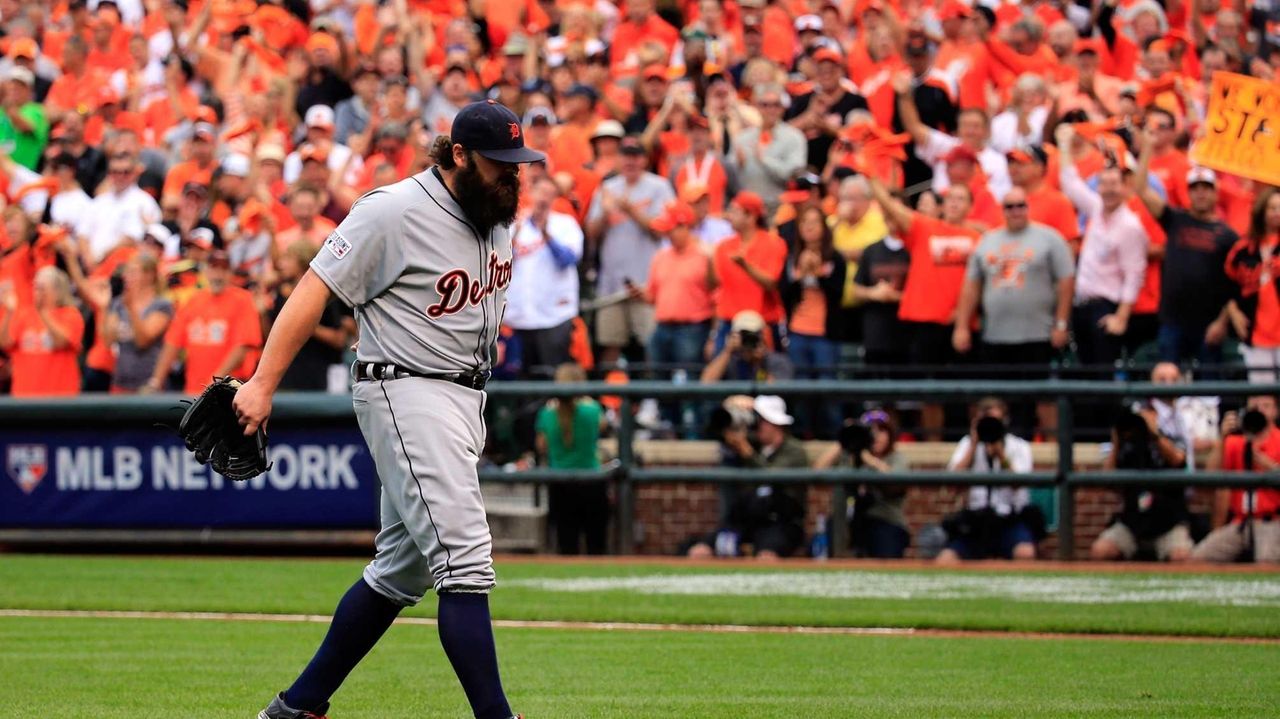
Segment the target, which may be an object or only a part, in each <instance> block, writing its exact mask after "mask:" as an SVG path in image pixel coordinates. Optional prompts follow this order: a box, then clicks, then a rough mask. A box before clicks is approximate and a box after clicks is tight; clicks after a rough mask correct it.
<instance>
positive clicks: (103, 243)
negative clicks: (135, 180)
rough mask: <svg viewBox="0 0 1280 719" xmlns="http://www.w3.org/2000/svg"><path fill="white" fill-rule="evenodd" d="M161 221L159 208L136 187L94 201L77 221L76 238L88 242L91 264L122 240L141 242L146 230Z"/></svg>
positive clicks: (104, 193)
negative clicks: (82, 238)
mask: <svg viewBox="0 0 1280 719" xmlns="http://www.w3.org/2000/svg"><path fill="white" fill-rule="evenodd" d="M159 221H160V206H159V205H157V204H156V201H155V199H153V198H152V197H151V195H148V194H147V193H145V192H143V191H142V189H141V188H139V187H138V186H137V185H131V186H130V187H129V188H128V189H126V190H125V191H124V192H121V193H116V192H115V191H113V190H107V191H106V192H103V193H102V194H101V195H98V196H97V197H95V198H93V201H92V202H91V203H90V205H89V212H88V213H86V214H85V215H84V216H83V217H81V218H80V222H79V224H77V225H76V234H77V235H80V236H81V237H87V238H89V252H90V253H91V255H92V259H93V261H94V262H98V261H100V260H102V258H103V257H106V255H107V253H108V252H110V251H111V250H113V249H115V247H116V245H119V244H120V240H121V239H122V238H124V237H131V238H133V239H135V240H141V239H142V236H143V234H145V232H146V229H147V226H148V225H151V224H154V223H157V222H159Z"/></svg>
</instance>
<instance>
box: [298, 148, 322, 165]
mask: <svg viewBox="0 0 1280 719" xmlns="http://www.w3.org/2000/svg"><path fill="white" fill-rule="evenodd" d="M298 157H299V158H301V159H302V161H303V162H306V161H308V160H315V161H316V162H328V161H329V151H328V150H325V149H324V148H321V147H319V146H317V145H312V144H306V145H303V146H302V149H300V150H298Z"/></svg>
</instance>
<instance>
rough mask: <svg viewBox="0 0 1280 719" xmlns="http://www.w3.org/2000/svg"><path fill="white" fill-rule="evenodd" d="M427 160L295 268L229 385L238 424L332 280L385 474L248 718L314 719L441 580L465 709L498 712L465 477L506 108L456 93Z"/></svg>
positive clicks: (442, 613)
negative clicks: (306, 264)
mask: <svg viewBox="0 0 1280 719" xmlns="http://www.w3.org/2000/svg"><path fill="white" fill-rule="evenodd" d="M432 156H433V159H434V161H435V166H434V167H432V168H430V169H428V170H425V171H423V172H421V173H418V174H417V175H413V176H412V177H409V178H407V179H405V180H402V181H400V182H397V183H395V184H393V185H389V186H386V187H381V188H378V189H376V190H374V191H372V192H370V193H369V194H367V195H365V196H364V197H362V198H360V200H359V201H357V202H356V204H355V205H354V206H352V208H351V213H350V214H349V215H348V216H347V218H346V219H345V220H343V221H342V224H341V225H339V226H338V228H337V229H336V230H334V231H333V233H332V234H330V235H329V237H328V239H326V240H325V242H324V245H323V247H322V248H321V249H320V250H319V252H318V253H317V255H316V258H315V259H314V260H313V261H312V262H311V267H310V269H309V271H308V272H307V274H306V275H305V276H303V278H302V279H301V280H300V281H299V283H298V286H297V289H295V290H294V291H293V294H292V295H290V297H289V301H288V302H287V303H286V304H285V306H284V308H283V309H282V310H281V312H280V316H279V318H278V319H277V320H276V323H275V326H274V327H272V330H271V334H270V336H269V337H268V338H267V343H266V347H265V348H264V350H263V354H262V359H261V361H260V363H259V365H258V370H257V373H256V374H254V376H253V378H252V379H250V380H249V381H248V382H247V383H245V385H244V386H243V387H241V388H240V390H239V392H237V394H236V398H235V405H234V407H235V411H236V414H237V416H238V417H239V419H240V422H241V424H243V425H244V427H245V432H246V433H251V432H254V431H256V429H257V428H258V427H259V426H260V425H263V424H265V423H266V422H267V419H268V417H269V416H270V414H271V396H272V394H273V393H274V392H275V389H276V387H277V385H278V384H279V382H280V378H281V376H282V375H283V374H284V371H285V368H287V367H288V366H289V363H290V362H291V361H292V360H293V358H294V355H295V354H297V352H298V349H299V347H301V346H302V344H303V343H304V342H305V341H306V340H307V338H308V337H310V336H311V333H312V331H313V330H314V329H315V327H316V323H317V321H318V320H319V319H320V315H321V313H322V311H323V309H324V306H325V303H326V302H327V301H328V300H329V298H330V296H331V295H337V297H338V298H339V299H341V300H342V301H343V302H345V303H346V304H348V305H350V306H352V307H353V308H355V317H356V322H357V323H358V325H359V327H360V342H359V347H358V350H357V358H358V359H357V361H356V363H355V364H354V365H353V367H352V376H353V379H354V380H355V383H354V385H353V387H352V399H353V402H354V404H355V412H356V419H357V420H358V421H359V424H360V430H361V432H362V433H363V434H364V437H365V441H366V442H367V443H368V445H369V450H370V452H371V453H372V455H373V460H374V465H375V466H376V468H377V470H378V477H379V479H380V480H381V482H382V500H381V514H382V530H381V531H380V532H379V533H378V537H377V553H376V556H375V557H374V558H373V560H372V561H371V562H369V565H368V566H367V567H365V569H364V576H363V577H362V578H361V579H360V580H359V581H357V582H356V583H355V584H354V585H353V586H352V587H351V589H350V590H348V591H347V593H346V595H345V596H343V598H342V600H341V601H340V602H339V603H338V607H337V609H336V610H335V612H334V617H333V623H332V624H331V625H330V627H329V632H328V634H327V635H326V636H325V639H324V642H323V643H322V644H321V645H320V648H319V650H317V651H316V654H315V657H314V658H313V659H312V660H311V663H310V664H308V665H307V667H306V669H305V670H304V671H303V672H302V674H301V675H300V676H299V677H298V679H297V681H295V682H294V683H293V685H292V686H291V687H289V688H288V689H286V690H285V691H284V692H281V693H280V694H279V695H278V696H277V697H276V698H275V699H274V700H272V702H271V704H270V705H269V706H268V707H267V708H266V709H264V710H263V711H262V712H261V713H260V714H259V715H258V718H259V719H317V718H318V717H321V715H323V714H324V713H325V712H326V711H327V710H328V707H329V698H330V697H331V696H332V695H333V693H334V692H335V691H337V689H338V687H339V686H340V685H341V684H342V682H343V680H344V679H345V678H346V676H347V674H349V673H350V672H351V670H352V669H353V668H354V667H355V665H356V664H357V663H358V662H359V661H360V659H361V658H362V657H364V655H365V654H366V653H368V652H369V650H370V649H372V648H373V645H374V644H375V643H376V642H377V641H378V639H379V638H380V637H381V636H382V634H383V632H385V631H386V629H387V627H389V626H390V625H391V623H392V621H393V620H394V619H395V617H396V615H397V614H399V613H400V610H401V609H403V608H404V607H408V606H413V605H415V604H417V603H418V602H420V601H422V598H423V596H424V595H425V594H426V593H427V590H428V589H434V590H435V592H436V594H437V595H438V596H439V614H438V617H439V631H440V643H441V644H442V645H443V646H444V650H445V654H446V655H448V657H449V661H450V662H451V663H452V664H453V668H454V671H455V672H456V673H457V675H458V679H459V681H460V682H461V683H462V688H463V689H464V690H465V692H466V695H467V700H468V701H469V702H470V703H471V709H472V711H473V712H474V714H475V716H476V717H477V719H511V718H512V711H511V708H510V707H509V706H508V705H507V699H506V696H505V694H504V693H503V690H502V682H501V680H500V679H499V677H498V660H497V654H496V652H495V650H494V643H493V630H492V627H491V624H490V618H489V597H488V592H489V591H490V590H491V589H493V586H494V572H493V563H492V559H491V556H490V548H491V540H490V536H489V525H488V522H487V521H486V519H485V510H484V505H483V503H482V501H481V497H480V486H479V481H478V479H477V476H476V463H477V461H478V459H479V457H480V453H481V450H482V449H483V447H484V438H485V426H484V407H485V397H486V395H485V393H484V386H485V382H486V381H487V380H488V378H489V372H490V369H491V367H492V366H493V361H494V353H495V350H494V342H495V339H496V338H497V336H498V330H499V325H500V323H501V320H502V312H503V306H504V304H505V300H504V296H505V295H506V289H507V285H508V283H509V282H510V280H511V237H510V226H511V224H512V222H513V221H514V219H515V216H516V205H517V201H518V196H519V189H520V177H519V166H520V164H521V163H527V162H537V161H541V160H542V159H543V157H544V156H543V154H542V153H540V152H536V151H534V150H530V149H528V148H526V147H525V146H524V137H523V133H522V132H521V127H520V120H519V119H518V118H517V117H516V116H515V114H514V113H512V112H511V110H509V109H507V108H506V107H504V106H502V105H500V104H498V103H495V102H494V101H492V100H490V101H487V102H478V103H474V104H471V105H468V106H467V107H465V108H463V110H462V111H461V112H459V113H458V115H457V117H456V119H455V120H454V122H453V129H452V138H450V137H449V136H441V137H438V138H437V139H436V141H435V144H434V145H433V147H432Z"/></svg>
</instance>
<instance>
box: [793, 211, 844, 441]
mask: <svg viewBox="0 0 1280 719" xmlns="http://www.w3.org/2000/svg"><path fill="white" fill-rule="evenodd" d="M796 233H797V235H798V236H799V242H797V243H796V246H795V247H794V248H793V251H792V252H791V255H790V256H789V257H788V258H787V264H786V268H785V269H784V270H783V273H782V283H781V287H780V290H781V292H782V304H783V306H784V307H785V308H786V311H787V355H788V356H790V357H791V362H792V364H794V365H795V367H796V378H797V379H799V378H805V379H809V378H812V379H835V376H836V370H835V368H836V365H838V364H839V362H840V343H839V342H837V341H836V340H835V338H836V337H839V336H840V335H839V331H838V328H837V325H838V323H839V322H840V319H841V313H840V311H839V310H840V300H841V297H842V295H843V294H844V276H845V272H846V265H845V261H844V257H843V256H842V255H841V254H840V253H839V252H836V251H835V249H834V247H833V245H832V239H831V228H830V227H828V226H827V218H826V215H825V214H824V213H823V211H822V209H821V208H819V207H817V206H814V205H808V206H805V207H804V208H803V209H801V210H800V215H799V216H798V217H797V218H796ZM796 418H797V419H798V420H799V424H800V426H799V427H797V431H799V432H802V433H803V434H805V435H814V436H819V437H829V436H831V434H832V433H834V432H835V429H836V428H837V427H839V426H840V403H838V402H821V401H808V402H804V403H802V404H801V406H799V407H797V412H796Z"/></svg>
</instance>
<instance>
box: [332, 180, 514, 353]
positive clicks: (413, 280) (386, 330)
mask: <svg viewBox="0 0 1280 719" xmlns="http://www.w3.org/2000/svg"><path fill="white" fill-rule="evenodd" d="M465 218H466V216H465V214H464V213H463V211H462V208H461V207H459V206H458V203H457V202H456V201H455V200H454V199H453V196H452V195H451V194H450V192H449V190H448V188H447V187H445V185H444V181H443V180H442V179H441V177H440V176H439V175H438V174H437V173H436V172H435V170H434V169H431V170H425V171H423V172H420V173H418V174H417V175H413V176H412V177H409V178H406V179H404V180H401V181H400V182H397V183H395V184H393V185H387V186H385V187H380V188H378V189H376V190H374V191H372V192H370V193H369V194H367V195H365V196H364V197H362V198H360V199H359V200H357V201H356V204H355V205H353V206H352V207H351V213H350V214H348V215H347V218H346V219H345V220H343V221H342V224H340V225H338V227H337V229H335V230H334V231H333V233H332V234H330V235H329V237H328V239H326V240H325V242H324V246H323V247H322V248H321V250H320V251H319V252H318V253H317V254H316V257H315V259H314V260H312V261H311V270H312V271H313V272H315V273H316V275H317V276H318V277H320V279H321V280H323V281H324V283H325V284H326V285H328V286H329V289H331V290H333V292H334V294H335V295H337V296H338V298H339V299H341V300H342V301H343V302H344V303H346V304H347V305H349V306H351V307H354V308H355V317H356V323H357V324H358V325H359V327H360V347H359V349H358V350H357V352H356V357H357V359H359V360H360V361H362V362H379V363H382V362H389V363H391V364H394V365H397V366H399V367H404V368H406V369H409V370H413V371H417V372H422V373H442V372H464V371H471V370H486V369H489V368H490V367H492V365H493V357H494V350H493V346H494V342H495V340H496V339H497V336H498V328H499V325H500V324H501V321H502V313H503V311H504V310H505V309H506V294H507V285H508V284H510V282H511V232H510V228H509V227H495V228H493V229H492V230H490V231H489V233H488V234H485V235H482V234H480V233H479V231H478V230H476V229H475V227H474V226H473V225H472V224H471V223H470V222H469V221H468V220H467V219H465Z"/></svg>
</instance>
